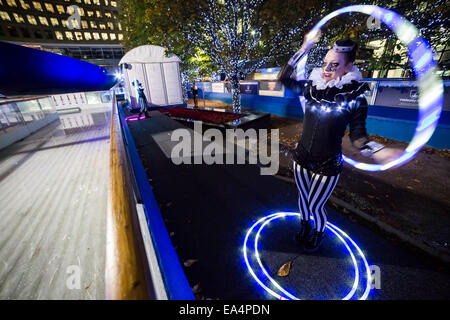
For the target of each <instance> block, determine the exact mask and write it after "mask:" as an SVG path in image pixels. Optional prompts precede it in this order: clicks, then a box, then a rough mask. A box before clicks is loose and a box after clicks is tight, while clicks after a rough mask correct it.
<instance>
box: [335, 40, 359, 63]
mask: <svg viewBox="0 0 450 320" xmlns="http://www.w3.org/2000/svg"><path fill="white" fill-rule="evenodd" d="M335 45H336V46H339V47H350V48H351V47H353V49H352V50H351V51H347V52H343V53H345V55H346V57H347V63H350V62H355V59H356V51H357V50H358V44H357V43H356V42H355V41H353V40H350V39H341V40H337V41H336V42H335Z"/></svg>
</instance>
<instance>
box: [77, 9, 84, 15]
mask: <svg viewBox="0 0 450 320" xmlns="http://www.w3.org/2000/svg"><path fill="white" fill-rule="evenodd" d="M78 11H80V16H82V17H84V9H83V8H80V7H78Z"/></svg>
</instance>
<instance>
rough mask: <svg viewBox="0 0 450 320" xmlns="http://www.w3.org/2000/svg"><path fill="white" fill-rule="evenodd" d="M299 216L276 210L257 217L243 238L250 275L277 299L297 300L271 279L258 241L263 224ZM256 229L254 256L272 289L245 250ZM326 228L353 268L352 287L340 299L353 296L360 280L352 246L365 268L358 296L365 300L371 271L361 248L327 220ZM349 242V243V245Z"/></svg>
mask: <svg viewBox="0 0 450 320" xmlns="http://www.w3.org/2000/svg"><path fill="white" fill-rule="evenodd" d="M289 216H290V217H300V213H297V212H277V213H274V214H270V215H268V216H266V217H263V218H261V219H259V220H258V221H257V222H255V223H254V224H253V225H252V226H251V227H250V229H249V230H248V231H247V234H246V236H245V239H244V245H243V254H244V260H245V264H246V266H247V268H248V270H249V272H250V274H251V275H252V277H253V278H254V279H255V280H256V282H257V283H258V284H259V285H260V286H261V287H262V288H263V289H264V290H266V291H267V292H268V293H269V294H271V295H272V296H274V297H276V298H277V299H280V300H288V299H292V300H299V298H298V297H296V296H295V295H293V294H291V293H289V292H288V291H286V290H285V289H283V288H282V287H281V286H280V285H279V284H278V283H277V282H276V281H275V279H273V278H272V277H271V276H270V275H269V272H268V271H267V270H266V269H265V268H264V266H263V264H262V261H261V258H260V255H259V251H258V241H259V238H260V234H261V232H262V230H263V229H264V228H265V226H266V225H267V224H269V223H270V222H271V221H273V220H276V219H279V218H284V217H289ZM258 226H259V228H258V231H257V233H256V236H255V237H254V243H253V249H254V254H253V256H254V258H255V259H256V260H257V263H258V265H259V268H260V270H261V271H262V272H263V274H264V276H265V277H266V278H267V279H268V280H269V281H270V283H271V284H272V286H273V287H274V288H273V289H271V288H269V287H268V286H267V285H265V284H264V283H263V281H262V280H261V279H260V278H259V277H258V276H257V275H256V273H255V270H254V269H253V268H252V266H251V265H250V261H249V258H248V254H247V251H248V250H249V249H248V246H247V243H248V241H249V238H250V235H251V234H252V232H253V230H256V229H257V227H258ZM326 228H327V229H328V230H330V231H331V232H332V233H333V234H334V235H335V236H336V237H337V238H338V239H339V241H340V242H342V244H343V245H344V246H345V248H346V250H347V252H348V253H349V255H350V257H351V260H352V263H353V268H354V281H353V284H352V287H351V289H350V291H349V292H348V293H347V294H346V295H345V296H344V297H343V298H342V300H350V299H351V298H353V296H354V295H355V293H356V290H357V289H358V287H359V282H360V279H361V277H360V268H359V267H358V263H357V261H356V258H355V253H354V252H353V249H352V248H351V247H353V248H354V249H356V252H357V253H358V256H359V257H360V258H361V260H362V262H363V265H364V269H365V278H366V281H365V286H364V292H363V294H362V295H361V297H360V298H359V300H365V299H367V297H368V296H369V292H370V289H371V287H370V281H371V273H370V268H369V264H368V262H367V259H366V257H365V256H364V254H363V252H362V250H361V249H360V248H359V246H358V245H357V244H356V243H355V241H353V240H352V239H351V238H350V237H349V236H348V235H347V234H346V233H345V232H344V231H342V230H341V229H339V228H338V227H337V226H335V225H333V224H331V223H329V222H327V225H326ZM349 243H350V245H349ZM275 290H279V291H281V292H282V294H279V293H277V292H276V291H275Z"/></svg>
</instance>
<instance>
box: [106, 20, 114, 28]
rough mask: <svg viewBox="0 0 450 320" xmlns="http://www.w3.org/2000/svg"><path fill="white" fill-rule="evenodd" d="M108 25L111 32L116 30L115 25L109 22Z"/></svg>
mask: <svg viewBox="0 0 450 320" xmlns="http://www.w3.org/2000/svg"><path fill="white" fill-rule="evenodd" d="M107 24H108V28H109V30H114V23H112V22H108V23H107Z"/></svg>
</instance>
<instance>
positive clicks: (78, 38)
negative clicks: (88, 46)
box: [75, 32, 83, 40]
mask: <svg viewBox="0 0 450 320" xmlns="http://www.w3.org/2000/svg"><path fill="white" fill-rule="evenodd" d="M75 39H77V40H83V35H82V34H81V32H75Z"/></svg>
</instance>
